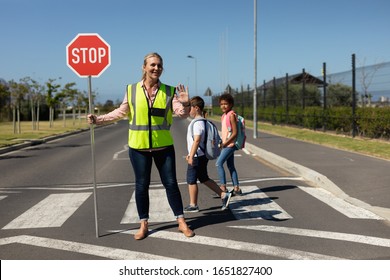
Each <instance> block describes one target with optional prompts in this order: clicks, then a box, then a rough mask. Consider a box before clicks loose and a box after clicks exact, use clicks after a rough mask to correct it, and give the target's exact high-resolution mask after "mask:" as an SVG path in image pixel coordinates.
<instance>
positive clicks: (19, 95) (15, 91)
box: [9, 79, 29, 134]
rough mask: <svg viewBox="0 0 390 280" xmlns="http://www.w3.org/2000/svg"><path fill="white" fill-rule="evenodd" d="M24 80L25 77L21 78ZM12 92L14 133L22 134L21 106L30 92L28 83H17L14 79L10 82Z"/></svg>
mask: <svg viewBox="0 0 390 280" xmlns="http://www.w3.org/2000/svg"><path fill="white" fill-rule="evenodd" d="M21 82H23V79H21ZM9 88H10V92H11V107H12V122H13V127H14V134H20V133H21V132H22V131H21V125H20V107H21V103H22V101H23V100H24V97H25V95H26V94H27V93H28V91H29V89H28V85H27V84H26V83H24V82H23V83H17V82H15V81H13V80H11V81H10V82H9Z"/></svg>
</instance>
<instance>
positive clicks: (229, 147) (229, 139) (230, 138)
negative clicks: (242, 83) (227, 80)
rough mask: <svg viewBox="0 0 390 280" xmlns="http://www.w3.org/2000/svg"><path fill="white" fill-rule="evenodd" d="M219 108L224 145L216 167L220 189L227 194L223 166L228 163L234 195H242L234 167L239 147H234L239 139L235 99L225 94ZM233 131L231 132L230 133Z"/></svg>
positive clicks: (222, 144)
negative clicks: (227, 122)
mask: <svg viewBox="0 0 390 280" xmlns="http://www.w3.org/2000/svg"><path fill="white" fill-rule="evenodd" d="M219 106H220V108H221V111H222V113H223V115H222V117H221V124H222V135H221V138H222V143H221V148H222V151H221V155H220V156H219V157H218V159H217V162H216V164H215V165H216V166H217V170H218V176H219V182H220V188H221V190H222V191H224V192H226V191H227V188H226V174H225V169H224V167H223V164H224V163H225V162H226V163H227V168H228V169H229V172H230V176H231V178H232V182H233V186H234V188H233V190H232V194H233V195H242V191H241V189H240V185H239V182H238V174H237V170H236V167H235V166H234V152H235V151H236V150H237V147H236V146H235V145H234V142H235V141H236V137H237V133H238V131H237V116H236V113H235V112H234V111H233V110H232V108H233V106H234V98H233V96H232V95H231V94H229V93H224V94H222V95H221V96H220V97H219ZM226 118H229V121H230V124H231V129H228V126H227V125H226V121H227V120H226ZM229 130H231V131H229Z"/></svg>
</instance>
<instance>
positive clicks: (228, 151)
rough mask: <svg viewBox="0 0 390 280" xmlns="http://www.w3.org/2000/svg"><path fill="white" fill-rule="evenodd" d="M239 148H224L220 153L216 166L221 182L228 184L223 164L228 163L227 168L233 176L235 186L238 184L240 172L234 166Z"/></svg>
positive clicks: (221, 183)
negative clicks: (235, 153)
mask: <svg viewBox="0 0 390 280" xmlns="http://www.w3.org/2000/svg"><path fill="white" fill-rule="evenodd" d="M236 150H237V147H236V146H234V147H226V148H223V149H222V151H221V154H220V155H219V157H218V159H217V162H216V163H215V166H217V170H218V176H219V184H220V185H224V186H226V174H225V169H224V168H223V164H224V163H225V162H226V163H227V168H228V169H229V172H230V176H231V178H232V182H233V186H238V185H239V183H238V174H237V170H236V167H235V166H234V152H235V151H236Z"/></svg>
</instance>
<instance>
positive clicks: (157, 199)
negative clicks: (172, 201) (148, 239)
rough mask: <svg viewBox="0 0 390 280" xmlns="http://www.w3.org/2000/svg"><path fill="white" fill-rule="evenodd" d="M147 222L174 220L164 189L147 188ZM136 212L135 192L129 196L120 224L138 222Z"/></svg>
mask: <svg viewBox="0 0 390 280" xmlns="http://www.w3.org/2000/svg"><path fill="white" fill-rule="evenodd" d="M149 200H150V208H149V222H151V223H154V222H170V221H174V220H175V219H174V215H173V212H172V210H171V207H170V206H169V203H168V199H167V195H166V193H165V189H150V190H149ZM138 222H139V218H138V212H137V207H136V204H135V192H133V195H132V196H131V199H130V202H129V205H128V206H127V209H126V211H125V214H124V216H123V218H122V220H121V224H127V223H138Z"/></svg>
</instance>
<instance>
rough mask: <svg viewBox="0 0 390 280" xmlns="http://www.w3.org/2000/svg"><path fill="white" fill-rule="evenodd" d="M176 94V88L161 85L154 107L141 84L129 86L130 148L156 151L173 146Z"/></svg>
mask: <svg viewBox="0 0 390 280" xmlns="http://www.w3.org/2000/svg"><path fill="white" fill-rule="evenodd" d="M174 93H175V87H172V86H168V85H165V84H161V85H160V88H159V89H158V91H157V93H156V97H155V99H154V101H153V104H152V107H150V106H149V100H148V98H147V97H146V95H145V93H144V89H143V88H142V86H141V82H139V83H137V84H132V85H128V86H127V100H128V102H129V107H130V112H129V113H130V117H129V147H130V148H133V149H153V148H161V147H166V146H170V145H173V138H172V135H171V133H170V131H169V130H170V128H171V124H172V99H173V96H174Z"/></svg>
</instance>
